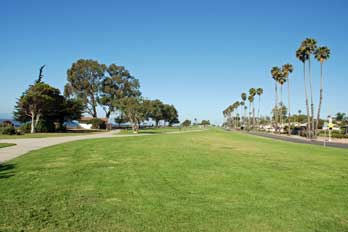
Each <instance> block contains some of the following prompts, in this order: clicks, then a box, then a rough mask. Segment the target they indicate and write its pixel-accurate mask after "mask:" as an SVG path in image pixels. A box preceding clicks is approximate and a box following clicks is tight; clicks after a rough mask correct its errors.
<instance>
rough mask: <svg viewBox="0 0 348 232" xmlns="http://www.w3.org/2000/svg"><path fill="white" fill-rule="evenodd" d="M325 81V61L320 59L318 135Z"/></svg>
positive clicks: (316, 127)
mask: <svg viewBox="0 0 348 232" xmlns="http://www.w3.org/2000/svg"><path fill="white" fill-rule="evenodd" d="M323 82H324V78H323V62H322V61H320V100H319V106H318V114H317V121H316V125H315V129H316V130H315V134H316V135H318V129H319V120H320V111H321V105H322V103H323V92H324V88H323Z"/></svg>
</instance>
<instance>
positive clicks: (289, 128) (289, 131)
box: [288, 78, 291, 135]
mask: <svg viewBox="0 0 348 232" xmlns="http://www.w3.org/2000/svg"><path fill="white" fill-rule="evenodd" d="M290 103H291V102H290V79H289V78H288V123H289V124H288V133H289V135H291V121H290V116H291V112H290Z"/></svg>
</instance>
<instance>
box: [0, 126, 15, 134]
mask: <svg viewBox="0 0 348 232" xmlns="http://www.w3.org/2000/svg"><path fill="white" fill-rule="evenodd" d="M0 132H1V134H3V135H15V134H17V132H16V128H14V127H13V126H7V127H2V128H0Z"/></svg>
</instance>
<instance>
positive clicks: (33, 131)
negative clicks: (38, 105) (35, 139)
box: [30, 112, 35, 134]
mask: <svg viewBox="0 0 348 232" xmlns="http://www.w3.org/2000/svg"><path fill="white" fill-rule="evenodd" d="M30 133H31V134H34V133H35V114H34V113H33V112H31V128H30Z"/></svg>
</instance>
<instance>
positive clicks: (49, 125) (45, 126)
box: [36, 119, 56, 133]
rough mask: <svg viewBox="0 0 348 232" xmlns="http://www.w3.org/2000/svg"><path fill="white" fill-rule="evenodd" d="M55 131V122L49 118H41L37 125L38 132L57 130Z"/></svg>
mask: <svg viewBox="0 0 348 232" xmlns="http://www.w3.org/2000/svg"><path fill="white" fill-rule="evenodd" d="M55 131H56V128H55V125H54V123H53V122H52V121H50V120H47V119H41V120H40V121H39V122H38V124H37V125H36V132H39V133H48V132H55Z"/></svg>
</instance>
